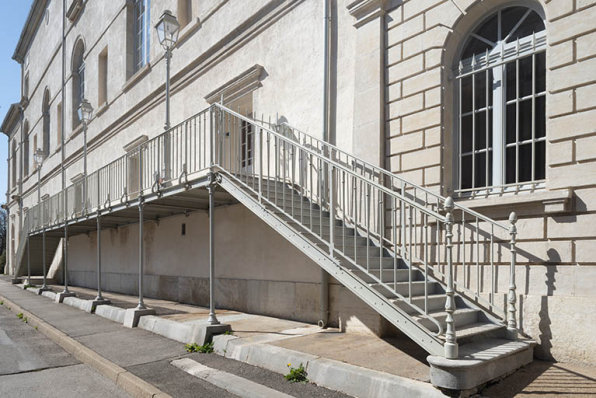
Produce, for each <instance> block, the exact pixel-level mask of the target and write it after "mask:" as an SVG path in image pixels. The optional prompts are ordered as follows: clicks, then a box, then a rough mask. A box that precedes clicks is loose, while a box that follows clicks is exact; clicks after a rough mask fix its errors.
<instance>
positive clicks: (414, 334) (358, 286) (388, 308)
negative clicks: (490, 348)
mask: <svg viewBox="0 0 596 398" xmlns="http://www.w3.org/2000/svg"><path fill="white" fill-rule="evenodd" d="M219 177H220V178H218V184H219V185H220V186H221V187H222V188H223V189H225V190H226V191H227V192H228V193H230V194H231V195H232V196H234V198H236V199H237V200H238V201H239V202H240V203H242V204H243V205H244V206H246V207H247V208H248V209H249V210H250V211H251V212H253V213H254V214H255V215H256V216H257V217H259V218H260V219H261V220H263V221H264V222H265V223H267V224H268V225H269V226H270V227H272V228H273V229H274V230H275V231H276V232H278V233H279V234H280V235H282V236H283V237H284V238H285V239H286V240H287V241H288V242H290V243H291V244H293V245H294V246H295V247H296V248H297V249H299V250H300V251H301V252H303V253H304V254H305V255H306V256H307V257H309V258H310V259H311V260H313V261H314V262H315V263H317V264H318V265H319V266H320V267H321V268H323V269H324V270H325V271H327V272H328V273H329V274H330V275H332V276H333V277H334V278H335V279H337V280H338V281H339V282H340V283H341V284H342V285H344V286H345V287H346V288H348V290H350V291H351V292H352V293H354V294H355V295H356V296H357V297H359V298H360V299H361V300H362V301H364V302H365V303H366V304H368V305H369V306H370V307H371V308H373V309H374V310H375V311H376V312H378V313H379V314H380V315H381V316H383V317H384V318H385V319H387V320H388V321H389V322H391V323H392V324H393V325H394V326H395V327H397V328H398V329H400V330H401V331H402V332H403V333H405V334H406V335H407V336H408V337H410V338H411V339H413V340H414V341H416V342H417V343H418V344H419V345H420V346H422V347H423V348H424V349H425V350H426V351H427V352H428V353H429V354H431V355H439V356H442V355H444V348H443V342H442V341H441V339H439V338H437V337H435V336H433V335H432V334H431V333H430V332H429V331H427V330H425V329H424V328H422V327H421V326H420V325H419V324H418V323H417V322H416V321H414V320H413V319H411V318H410V316H409V315H408V314H406V313H405V312H404V311H402V310H401V309H399V308H397V307H396V306H394V305H393V304H392V303H391V302H390V301H389V300H387V299H386V298H385V297H384V296H383V295H382V294H381V293H379V292H378V291H376V290H375V289H373V288H371V287H370V286H368V284H367V283H366V282H364V281H363V280H361V279H360V278H358V277H357V276H355V275H353V274H351V273H350V272H347V271H346V270H345V269H344V268H343V267H342V266H341V264H340V262H339V260H338V259H336V258H332V257H331V256H330V255H329V254H328V253H325V252H324V251H322V250H321V249H319V248H318V247H316V246H315V245H314V244H313V243H312V242H310V241H308V240H307V239H306V238H304V237H303V236H302V235H300V234H299V233H298V232H297V231H295V230H294V229H293V228H291V227H290V226H288V225H287V223H286V222H285V221H284V220H282V219H281V218H279V217H278V216H276V215H275V214H273V213H271V212H270V211H268V210H267V209H266V208H265V207H264V206H263V205H262V204H260V203H259V202H258V200H255V199H254V198H253V197H252V196H250V195H249V194H247V193H246V192H245V191H244V190H243V189H242V188H239V187H238V185H237V183H236V182H234V180H233V177H231V176H228V174H227V173H226V172H225V171H224V170H220V173H219Z"/></svg>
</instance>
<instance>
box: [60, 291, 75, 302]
mask: <svg viewBox="0 0 596 398" xmlns="http://www.w3.org/2000/svg"><path fill="white" fill-rule="evenodd" d="M76 296H77V295H76V294H74V293H71V292H68V293H65V292H60V293H56V302H57V303H62V302H63V301H64V299H65V298H67V297H76Z"/></svg>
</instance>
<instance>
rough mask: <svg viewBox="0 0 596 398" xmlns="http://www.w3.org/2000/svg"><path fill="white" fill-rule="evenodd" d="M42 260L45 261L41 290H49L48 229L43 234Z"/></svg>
mask: <svg viewBox="0 0 596 398" xmlns="http://www.w3.org/2000/svg"><path fill="white" fill-rule="evenodd" d="M41 239H42V241H43V243H42V251H43V254H42V260H41V261H43V285H42V286H41V290H48V285H47V283H46V229H45V228H44V229H43V234H42V238H41Z"/></svg>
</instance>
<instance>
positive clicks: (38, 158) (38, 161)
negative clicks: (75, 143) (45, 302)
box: [33, 148, 50, 294]
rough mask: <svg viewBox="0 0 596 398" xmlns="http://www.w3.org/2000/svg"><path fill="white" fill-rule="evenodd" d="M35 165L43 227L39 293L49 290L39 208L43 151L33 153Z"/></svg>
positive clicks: (38, 214)
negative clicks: (41, 272)
mask: <svg viewBox="0 0 596 398" xmlns="http://www.w3.org/2000/svg"><path fill="white" fill-rule="evenodd" d="M33 157H34V158H35V163H36V164H37V206H38V213H37V216H38V217H40V218H41V224H42V227H43V231H42V234H43V235H42V236H43V237H42V245H43V246H42V263H43V286H42V287H41V288H40V289H39V293H40V294H41V292H43V291H46V290H50V289H49V288H48V285H47V283H46V227H45V225H43V217H42V212H41V211H42V206H41V165H42V164H43V161H44V160H45V158H46V154H45V152H44V151H43V150H41V149H39V148H38V149H37V150H36V151H35V155H34V156H33Z"/></svg>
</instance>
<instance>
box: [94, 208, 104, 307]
mask: <svg viewBox="0 0 596 398" xmlns="http://www.w3.org/2000/svg"><path fill="white" fill-rule="evenodd" d="M103 299H104V298H103V297H102V296H101V215H100V214H99V213H98V214H97V297H96V298H95V300H96V301H102V300H103Z"/></svg>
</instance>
